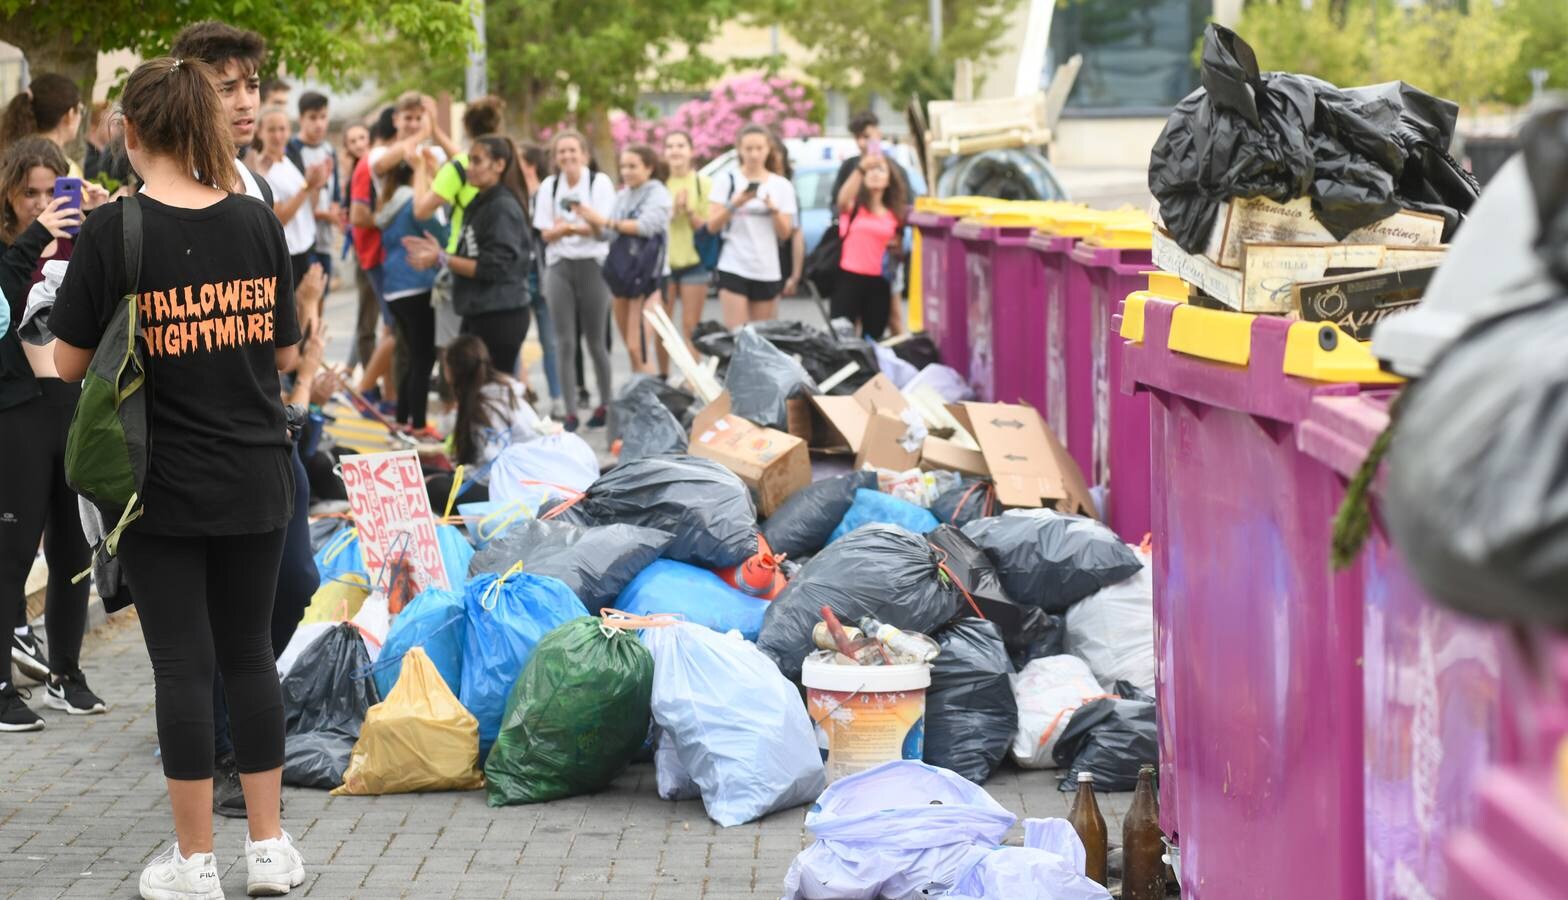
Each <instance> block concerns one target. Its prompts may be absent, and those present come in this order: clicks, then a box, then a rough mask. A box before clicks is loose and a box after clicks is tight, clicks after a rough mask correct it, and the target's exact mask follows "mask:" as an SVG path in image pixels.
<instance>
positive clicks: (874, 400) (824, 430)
mask: <svg viewBox="0 0 1568 900" xmlns="http://www.w3.org/2000/svg"><path fill="white" fill-rule="evenodd" d="M811 407H812V408H813V409H814V410H816V417H815V418H814V421H813V426H812V432H811V438H810V440H811V447H812V449H814V450H823V451H834V450H845V449H847V450H848V451H849V452H851V453H856V454H858V453H859V452H860V449H861V443H862V439H863V438H864V437H865V434H866V427H867V426H868V425H870V424H871V417H872V416H873V415H876V413H877V412H878V411H881V412H887V413H889V414H892V415H895V416H896V415H897V414H898V413H901V412H903V411H904V410H905V409H908V408H909V401H908V400H907V399H905V398H904V395H903V394H902V393H901V392H900V391H899V389H898V388H897V386H895V385H894V384H893V382H892V380H891V379H889V378H888V377H887V376H886V375H877V376H876V377H874V378H872V379H871V380H870V381H868V382H866V383H865V384H863V385H861V387H860V389H859V390H857V391H855V393H854V394H853V395H852V396H849V397H830V396H827V395H822V396H816V397H812V398H811Z"/></svg>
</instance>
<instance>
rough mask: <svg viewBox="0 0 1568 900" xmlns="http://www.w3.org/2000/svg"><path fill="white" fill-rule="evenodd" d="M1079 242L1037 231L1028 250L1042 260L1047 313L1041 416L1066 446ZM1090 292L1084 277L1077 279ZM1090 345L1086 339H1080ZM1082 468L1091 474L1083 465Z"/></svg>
mask: <svg viewBox="0 0 1568 900" xmlns="http://www.w3.org/2000/svg"><path fill="white" fill-rule="evenodd" d="M1077 243H1078V239H1077V238H1074V237H1067V236H1064V235H1059V234H1046V233H1045V232H1043V231H1036V232H1035V233H1034V234H1032V235H1030V236H1029V249H1030V250H1033V251H1034V252H1035V255H1037V256H1039V257H1040V306H1041V307H1042V308H1043V309H1044V311H1045V325H1044V333H1043V337H1044V339H1045V392H1044V398H1045V399H1044V402H1043V403H1042V404H1041V406H1040V413H1041V414H1042V415H1044V416H1045V424H1046V425H1048V426H1049V427H1050V429H1051V433H1052V434H1055V435H1056V436H1057V438H1059V439H1060V440H1061V441H1062V442H1063V444H1066V443H1067V433H1068V432H1067V427H1068V426H1067V342H1068V340H1069V338H1068V330H1067V279H1068V277H1069V276H1068V270H1069V269H1071V268H1072V267H1071V266H1069V265H1068V260H1067V254H1068V253H1070V252H1072V249H1073V246H1074V245H1075V244H1077ZM1077 277H1078V278H1079V280H1080V282H1082V283H1083V284H1084V289H1085V290H1087V284H1088V282H1087V279H1086V278H1085V277H1084V276H1083V273H1081V272H1080V273H1078V276H1077ZM1079 323H1080V325H1081V326H1087V325H1088V317H1087V316H1080V317H1079ZM1079 340H1081V341H1087V340H1088V339H1087V338H1080V339H1079ZM1078 465H1079V468H1082V469H1083V470H1084V471H1085V472H1087V471H1088V469H1087V468H1085V467H1084V465H1083V463H1082V462H1081V461H1080V462H1079V463H1078Z"/></svg>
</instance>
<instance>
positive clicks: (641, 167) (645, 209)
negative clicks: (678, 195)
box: [579, 144, 670, 374]
mask: <svg viewBox="0 0 1568 900" xmlns="http://www.w3.org/2000/svg"><path fill="white" fill-rule="evenodd" d="M663 168H664V167H663V165H662V164H661V163H660V162H659V156H658V154H656V153H654V152H653V148H652V147H649V146H647V145H644V144H636V145H634V146H631V147H627V148H626V149H625V150H622V151H621V185H622V187H621V190H620V193H618V194H616V195H615V208H614V209H613V210H612V211H611V212H610V215H609V216H607V217H605V216H600V215H599V214H598V212H597V211H595V210H594V209H593V208H592V207H586V206H585V207H581V208H580V209H579V212H580V214H581V215H582V217H583V221H585V222H587V223H588V224H589V225H591V226H592V227H594V228H596V229H598V230H600V231H602V232H605V233H608V234H609V235H610V236H611V240H612V242H613V240H614V239H615V238H619V237H622V236H626V237H641V238H650V239H652V240H656V241H664V240H666V236H667V232H668V230H669V227H670V192H669V190H668V189H666V188H665V186H664V177H663V176H664V174H665V173H664V171H663ZM666 252H668V243H667V242H666ZM664 268H665V266H664V263H663V261H661V262H660V263H659V265H658V272H659V273H661V274H662V273H663V271H664ZM649 302H653V303H657V302H659V293H658V291H657V290H655V291H654V292H653V293H652V294H649V295H648V296H646V297H616V298H615V327H616V328H618V329H620V332H621V340H622V341H624V342H625V344H626V355H627V356H629V357H631V361H632V371H633V372H645V373H650V374H651V373H652V372H653V371H654V367H653V362H652V361H651V360H650V359H649V358H648V351H647V346H646V342H645V341H644V333H643V327H642V326H643V319H642V312H643V310H644V309H646V308H647V306H648V303H649ZM661 348H662V345H661Z"/></svg>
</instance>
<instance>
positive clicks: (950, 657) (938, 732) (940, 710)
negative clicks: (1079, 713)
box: [922, 619, 1018, 784]
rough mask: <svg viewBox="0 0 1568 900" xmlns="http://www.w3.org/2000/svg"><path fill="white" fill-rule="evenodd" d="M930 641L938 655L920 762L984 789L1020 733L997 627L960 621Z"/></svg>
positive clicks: (1010, 666) (928, 694)
mask: <svg viewBox="0 0 1568 900" xmlns="http://www.w3.org/2000/svg"><path fill="white" fill-rule="evenodd" d="M932 637H934V638H935V639H936V642H937V643H938V644H941V645H942V653H941V655H940V656H938V657H937V658H936V660H935V661H934V662H932V663H931V686H930V687H929V688H927V689H926V734H925V750H924V753H923V755H922V758H923V759H924V760H925V761H926V762H928V763H930V764H931V765H933V766H941V767H942V768H944V769H952V770H953V771H954V772H957V773H958V774H960V775H962V776H964V777H965V778H967V779H969V780H970V781H973V782H974V783H975V784H985V782H986V779H988V778H990V777H991V774H992V773H993V772H995V771H996V767H997V766H999V765H1001V763H1002V760H1003V758H1005V757H1006V756H1007V751H1008V749H1009V748H1010V747H1012V745H1013V737H1014V735H1016V734H1018V700H1017V698H1016V697H1014V696H1013V683H1012V675H1013V664H1012V662H1010V661H1009V660H1008V657H1007V648H1006V646H1005V645H1004V644H1003V643H1002V635H1001V632H1000V631H999V630H998V629H997V627H996V623H995V622H987V621H985V620H984V619H958V620H957V621H955V622H953V623H952V624H950V625H948V626H947V627H945V628H943V629H942V630H941V631H938V632H937V633H936V634H934V635H932Z"/></svg>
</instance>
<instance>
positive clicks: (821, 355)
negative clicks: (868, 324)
mask: <svg viewBox="0 0 1568 900" xmlns="http://www.w3.org/2000/svg"><path fill="white" fill-rule="evenodd" d="M751 327H753V328H755V329H757V333H758V334H760V335H762V336H763V337H765V338H767V339H768V341H769V342H770V343H771V344H773V346H775V347H777V348H779V349H780V350H782V351H784V352H785V353H787V354H789V355H790V356H797V357H799V358H800V364H801V365H802V366H803V367H805V369H806V373H807V374H808V375H810V376H811V378H812V380H813V381H816V382H819V383H820V382H823V381H826V380H828V379H829V378H830V377H832V376H833V375H834V374H835V373H837V372H838V370H839V369H842V368H844V367H845V366H847V365H849V364H850V363H855V364H857V365H859V366H860V370H859V371H857V372H855V373H854V374H853V375H851V376H849V377H848V378H847V379H845V380H844V381H842V382H840V383H839V384H838V385H837V386H835V387H834V388H833V390H832V392H831V393H833V394H836V395H839V396H848V395H849V394H853V393H854V392H855V391H856V389H858V388H859V387H861V386H862V385H864V384H865V383H866V382H868V381H870V380H871V379H872V378H873V377H874V376H875V375H876V374H877V372H879V371H881V366H880V365H878V363H877V351H876V348H875V347H873V346H872V345H871V344H870V342H868V341H865V340H862V339H860V338H858V337H855V336H854V335H853V334H851V335H850V336H849V337H844V336H841V335H837V334H834V333H832V332H828V331H822V330H820V329H817V328H813V327H811V326H810V325H807V324H806V323H804V322H795V321H790V320H786V319H769V320H767V321H763V322H756V323H753V324H752V326H751Z"/></svg>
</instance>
